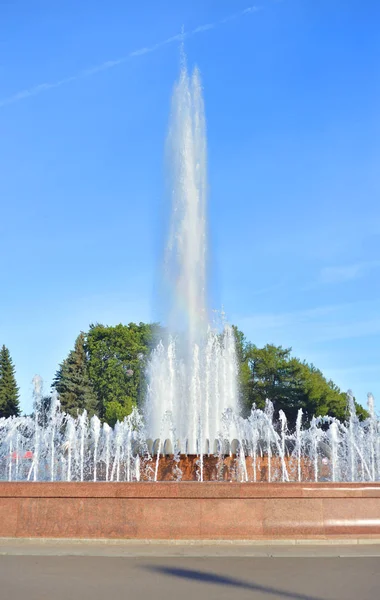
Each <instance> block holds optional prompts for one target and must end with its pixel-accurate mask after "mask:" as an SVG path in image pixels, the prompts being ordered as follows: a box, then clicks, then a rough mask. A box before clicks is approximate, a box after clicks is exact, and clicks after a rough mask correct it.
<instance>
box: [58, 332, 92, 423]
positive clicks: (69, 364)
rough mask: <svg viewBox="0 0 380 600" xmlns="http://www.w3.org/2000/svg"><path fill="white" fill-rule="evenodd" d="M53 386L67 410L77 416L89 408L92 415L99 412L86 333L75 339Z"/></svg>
mask: <svg viewBox="0 0 380 600" xmlns="http://www.w3.org/2000/svg"><path fill="white" fill-rule="evenodd" d="M52 387H54V388H55V389H56V390H57V392H58V394H59V399H60V402H61V406H62V409H63V410H64V411H65V412H67V413H69V414H71V415H73V416H76V415H77V414H78V411H79V412H82V411H83V410H87V412H88V414H89V416H90V417H91V416H92V415H94V414H97V413H98V410H99V406H98V405H99V402H98V398H97V395H96V392H95V389H94V385H93V383H92V381H91V379H90V376H89V361H88V356H87V352H86V348H85V334H84V333H80V335H79V336H78V337H77V339H76V341H75V347H74V350H72V351H71V352H70V353H69V355H68V357H67V358H66V359H65V360H64V361H63V362H62V363H61V365H60V367H59V369H58V371H57V373H56V375H55V378H54V381H53V384H52Z"/></svg>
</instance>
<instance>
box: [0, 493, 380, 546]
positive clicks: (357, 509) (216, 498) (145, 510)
mask: <svg viewBox="0 0 380 600" xmlns="http://www.w3.org/2000/svg"><path fill="white" fill-rule="evenodd" d="M0 537H48V538H124V539H166V540H168V539H183V540H191V539H196V540H202V539H203V540H210V539H215V540H219V539H225V540H250V539H252V540H259V539H263V540H271V539H281V538H282V539H301V538H304V539H306V538H310V539H328V538H343V537H347V538H350V537H356V538H357V537H377V538H379V537H380V485H379V484H351V483H348V484H331V483H328V484H323V483H319V484H313V483H308V484H299V483H290V484H276V483H274V484H265V483H257V484H254V483H243V484H239V483H216V482H215V483H214V482H207V483H192V482H181V483H175V482H159V483H145V482H143V483H0Z"/></svg>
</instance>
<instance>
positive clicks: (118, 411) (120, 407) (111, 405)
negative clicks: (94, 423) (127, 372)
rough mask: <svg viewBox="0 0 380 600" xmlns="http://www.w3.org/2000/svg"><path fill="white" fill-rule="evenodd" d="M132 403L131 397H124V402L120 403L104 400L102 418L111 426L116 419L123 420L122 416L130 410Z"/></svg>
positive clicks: (125, 415) (126, 414)
mask: <svg viewBox="0 0 380 600" xmlns="http://www.w3.org/2000/svg"><path fill="white" fill-rule="evenodd" d="M133 404H134V403H133V400H132V398H126V399H125V402H124V404H120V402H117V401H116V400H111V402H106V403H105V409H104V420H105V421H106V422H107V423H108V424H109V425H111V426H112V427H113V426H114V425H115V423H116V421H123V419H124V417H127V416H128V415H129V414H130V413H131V412H132V408H133Z"/></svg>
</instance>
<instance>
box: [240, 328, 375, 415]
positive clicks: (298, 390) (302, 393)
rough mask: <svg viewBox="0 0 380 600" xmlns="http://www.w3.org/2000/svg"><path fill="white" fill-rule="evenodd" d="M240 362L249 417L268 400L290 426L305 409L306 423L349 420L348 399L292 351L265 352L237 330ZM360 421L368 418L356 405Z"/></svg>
mask: <svg viewBox="0 0 380 600" xmlns="http://www.w3.org/2000/svg"><path fill="white" fill-rule="evenodd" d="M234 331H235V339H236V348H237V357H238V362H239V378H240V394H241V403H242V406H243V409H244V411H245V412H246V413H247V412H249V411H250V410H251V408H252V405H253V404H255V405H256V406H257V408H261V409H262V408H264V406H265V400H266V399H268V400H270V401H271V402H273V405H274V408H275V417H277V416H278V412H279V411H280V410H283V411H284V412H285V414H286V416H287V418H288V422H289V425H290V426H294V425H295V421H296V418H297V413H298V410H299V409H300V408H302V410H303V413H304V416H305V419H306V420H307V421H310V419H311V418H312V417H313V416H319V415H330V416H332V417H337V418H338V419H339V420H341V421H344V420H345V419H346V418H347V416H348V415H347V396H346V394H345V393H342V392H341V390H340V389H339V387H338V386H337V385H335V384H334V383H333V382H332V381H331V380H327V379H326V378H325V377H324V376H323V374H322V372H321V371H320V370H319V369H317V368H316V367H315V366H314V365H309V364H307V363H306V362H301V361H300V360H299V359H298V358H295V357H292V356H291V348H283V347H282V346H274V345H273V344H267V345H266V346H264V348H257V346H255V345H253V344H251V343H249V342H247V340H246V338H245V336H244V334H243V333H242V332H241V331H239V330H238V329H237V328H236V327H234ZM356 407H357V413H358V416H359V418H361V419H363V418H366V417H367V416H368V413H367V411H365V410H364V409H363V408H362V407H361V406H360V405H359V404H356Z"/></svg>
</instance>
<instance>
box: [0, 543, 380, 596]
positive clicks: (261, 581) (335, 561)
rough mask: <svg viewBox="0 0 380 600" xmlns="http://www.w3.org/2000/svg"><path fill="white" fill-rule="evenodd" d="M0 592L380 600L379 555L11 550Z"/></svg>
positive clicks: (0, 566)
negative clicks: (27, 552) (97, 553)
mask: <svg viewBox="0 0 380 600" xmlns="http://www.w3.org/2000/svg"><path fill="white" fill-rule="evenodd" d="M379 555H380V553H379ZM0 591H1V598H4V600H5V599H8V598H9V599H12V600H25V599H26V598H27V599H28V600H51V599H52V598H54V600H67V599H69V598H70V599H71V598H72V599H76V598H78V599H79V598H80V600H105V599H106V600H127V599H128V600H129V599H133V600H145V599H146V600H148V599H149V600H151V599H154V600H171V599H172V598H173V599H175V598H178V599H180V600H194V599H196V600H214V599H215V600H231V599H233V600H248V599H249V600H259V599H260V600H263V599H268V600H270V599H273V600H287V599H288V600H376V599H377V598H379V597H380V558H379V556H377V557H372V558H371V557H360V558H359V557H356V558H352V557H346V558H338V557H329V558H323V557H314V558H299V557H298V558H295V557H286V558H285V557H284V558H259V557H238V558H237V557H178V556H177V557H157V556H151V557H148V556H146V557H134V558H132V557H123V558H120V557H119V558H117V557H113V558H111V557H106V556H80V557H79V556H36V555H35V556H14V555H13V556H10V555H7V556H0Z"/></svg>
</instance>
